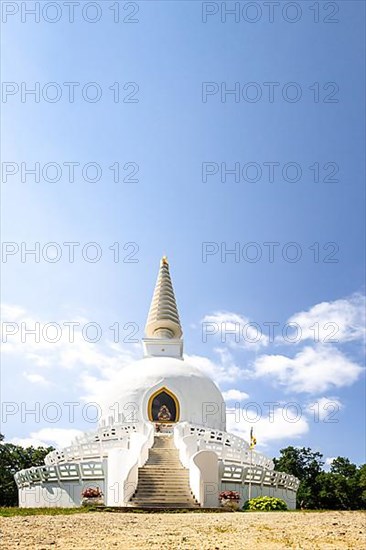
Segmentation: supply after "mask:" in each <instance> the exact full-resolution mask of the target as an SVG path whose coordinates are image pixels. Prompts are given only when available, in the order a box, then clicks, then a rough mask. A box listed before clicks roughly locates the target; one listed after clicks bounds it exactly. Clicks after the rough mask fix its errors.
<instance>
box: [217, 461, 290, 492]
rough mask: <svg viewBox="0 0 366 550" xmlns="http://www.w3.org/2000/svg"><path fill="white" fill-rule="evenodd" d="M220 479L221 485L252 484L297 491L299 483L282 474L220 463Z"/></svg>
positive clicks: (252, 467)
mask: <svg viewBox="0 0 366 550" xmlns="http://www.w3.org/2000/svg"><path fill="white" fill-rule="evenodd" d="M220 478H221V481H222V482H223V483H226V482H232V483H241V484H245V483H253V484H257V485H267V486H272V487H276V488H281V487H283V488H285V489H290V490H292V491H297V489H298V487H299V484H300V481H299V480H298V479H297V478H296V477H294V476H292V475H290V474H285V473H284V472H277V471H275V470H265V469H263V468H258V467H255V466H242V465H239V464H227V463H225V462H223V463H222V466H221V473H220Z"/></svg>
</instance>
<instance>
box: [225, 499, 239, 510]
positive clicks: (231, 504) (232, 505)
mask: <svg viewBox="0 0 366 550" xmlns="http://www.w3.org/2000/svg"><path fill="white" fill-rule="evenodd" d="M220 502H221V507H222V508H225V509H227V510H231V511H232V512H236V511H237V510H239V508H240V504H239V502H240V501H239V500H234V499H232V498H223V499H221V501H220Z"/></svg>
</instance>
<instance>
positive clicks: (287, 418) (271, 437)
mask: <svg viewBox="0 0 366 550" xmlns="http://www.w3.org/2000/svg"><path fill="white" fill-rule="evenodd" d="M227 412H228V414H227V417H226V418H227V420H226V422H227V431H228V432H230V433H233V434H234V435H238V436H239V437H243V438H244V439H245V440H246V441H248V442H249V434H250V428H251V427H253V433H254V435H255V437H256V439H257V444H258V446H259V447H260V446H261V445H263V446H266V444H268V443H269V442H272V441H280V440H285V439H289V440H294V439H299V438H301V436H303V435H304V434H306V433H307V432H308V431H309V423H308V420H307V418H306V416H305V415H304V414H303V411H302V410H301V407H299V408H298V409H297V410H295V409H293V408H292V407H284V406H279V407H274V410H273V411H272V413H271V414H270V412H269V410H264V409H262V411H261V412H260V410H259V409H258V415H260V417H259V419H258V420H257V421H256V422H250V418H251V417H252V416H251V415H250V411H249V409H248V410H245V411H243V409H242V410H241V411H240V410H239V409H236V410H235V409H230V408H228V409H227ZM252 412H254V411H252ZM255 416H256V415H255ZM253 420H254V419H253Z"/></svg>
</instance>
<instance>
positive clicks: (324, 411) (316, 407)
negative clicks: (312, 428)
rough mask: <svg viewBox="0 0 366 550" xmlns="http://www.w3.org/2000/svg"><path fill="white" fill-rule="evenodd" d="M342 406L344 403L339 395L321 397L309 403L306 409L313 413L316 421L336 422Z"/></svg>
mask: <svg viewBox="0 0 366 550" xmlns="http://www.w3.org/2000/svg"><path fill="white" fill-rule="evenodd" d="M342 408H343V403H342V402H341V401H340V400H339V399H338V398H337V397H319V398H317V399H316V401H314V402H312V403H309V404H308V405H307V407H306V410H307V411H308V413H309V414H310V415H312V417H313V419H314V422H319V421H320V422H323V421H325V422H326V421H329V422H336V421H337V419H338V412H339V411H340V410H341V409H342Z"/></svg>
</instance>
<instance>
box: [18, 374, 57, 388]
mask: <svg viewBox="0 0 366 550" xmlns="http://www.w3.org/2000/svg"><path fill="white" fill-rule="evenodd" d="M23 375H24V377H25V378H26V379H27V380H28V381H29V382H31V383H32V384H39V385H40V386H49V385H50V384H51V383H50V382H49V381H48V380H46V379H45V377H44V376H42V375H41V374H37V373H32V372H29V373H28V372H24V373H23Z"/></svg>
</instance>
